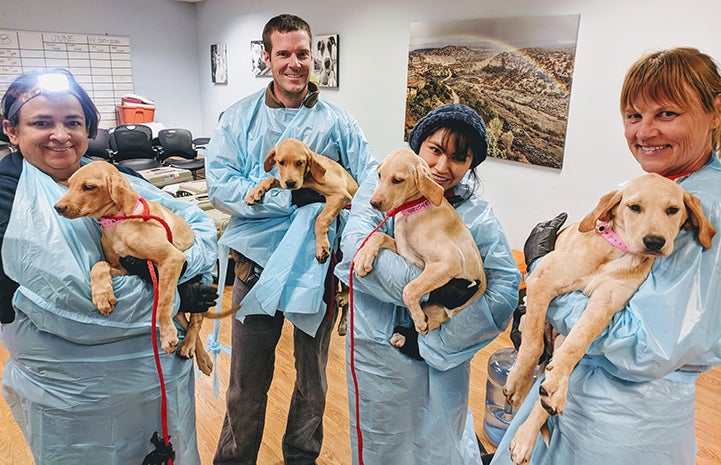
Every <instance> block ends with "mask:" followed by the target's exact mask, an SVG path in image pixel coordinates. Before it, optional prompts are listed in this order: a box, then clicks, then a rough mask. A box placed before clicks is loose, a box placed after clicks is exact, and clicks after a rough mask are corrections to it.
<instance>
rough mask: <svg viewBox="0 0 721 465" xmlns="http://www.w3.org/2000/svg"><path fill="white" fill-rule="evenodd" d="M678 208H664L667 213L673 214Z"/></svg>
mask: <svg viewBox="0 0 721 465" xmlns="http://www.w3.org/2000/svg"><path fill="white" fill-rule="evenodd" d="M678 210H679V208H678V207H668V208H667V209H666V213H667V214H668V215H675V214H676V213H678Z"/></svg>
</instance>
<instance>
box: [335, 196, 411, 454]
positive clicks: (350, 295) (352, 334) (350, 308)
mask: <svg viewBox="0 0 721 465" xmlns="http://www.w3.org/2000/svg"><path fill="white" fill-rule="evenodd" d="M423 201H425V197H421V198H420V199H416V200H412V201H410V202H406V203H404V204H403V205H400V206H398V207H396V208H392V209H390V210H388V212H387V213H386V216H385V218H383V221H381V222H380V223H379V224H378V226H376V227H375V228H373V230H372V231H371V232H370V233H368V235H367V236H366V237H365V239H363V242H361V245H360V246H358V250H360V249H362V248H363V246H364V245H365V243H366V242H368V239H370V237H371V236H372V235H373V234H375V232H376V231H378V230H379V229H380V227H381V226H383V225H384V224H385V222H386V221H388V219H389V218H392V217H394V216H395V215H396V214H398V212H401V211H403V210H405V209H407V208H411V207H414V206H416V205H418V204H420V203H421V202H423ZM356 253H357V252H356ZM354 261H355V257H354V260H353V261H351V264H350V277H349V278H348V326H349V331H348V332H349V333H350V357H349V364H350V372H351V378H352V379H353V389H354V390H355V396H354V398H355V430H356V438H357V439H358V465H363V432H362V431H361V426H360V396H359V394H358V378H357V376H356V370H355V328H354V317H355V311H354V307H353V269H354V266H353V265H354Z"/></svg>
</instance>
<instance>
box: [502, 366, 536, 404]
mask: <svg viewBox="0 0 721 465" xmlns="http://www.w3.org/2000/svg"><path fill="white" fill-rule="evenodd" d="M527 373H528V370H527V369H525V367H524V366H523V365H522V364H519V362H518V360H516V365H514V366H513V368H511V371H510V373H508V378H506V384H505V385H504V386H503V395H505V396H506V400H507V401H508V403H509V404H511V405H512V406H513V408H514V409H517V408H518V407H520V406H521V403H523V400H524V399H525V398H526V396H527V395H528V392H529V391H530V390H531V386H532V385H533V367H531V374H530V376H529V375H528V374H527Z"/></svg>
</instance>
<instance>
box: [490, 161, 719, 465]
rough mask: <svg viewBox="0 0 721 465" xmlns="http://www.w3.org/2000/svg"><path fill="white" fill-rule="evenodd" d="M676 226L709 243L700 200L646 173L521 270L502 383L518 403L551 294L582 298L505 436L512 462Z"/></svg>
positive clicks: (665, 251) (530, 443) (561, 402)
mask: <svg viewBox="0 0 721 465" xmlns="http://www.w3.org/2000/svg"><path fill="white" fill-rule="evenodd" d="M682 228H691V229H695V230H696V233H697V236H698V240H699V242H700V244H701V245H702V246H703V247H704V248H706V249H708V248H710V247H711V240H712V239H713V237H714V235H715V234H716V229H715V228H714V227H713V225H712V224H711V223H710V222H709V220H708V219H707V218H706V215H705V214H704V211H703V208H702V206H701V201H700V200H699V199H698V198H696V197H695V196H693V195H691V194H689V193H688V192H686V191H685V190H684V189H682V188H681V187H680V186H679V185H678V184H676V183H675V182H673V181H671V180H669V179H666V178H664V177H662V176H659V175H657V174H646V175H643V176H640V177H638V178H635V179H633V180H631V181H630V182H628V183H627V184H626V185H625V186H623V187H622V188H621V189H619V190H614V191H612V192H610V193H608V194H606V195H605V196H603V197H602V198H601V200H600V201H599V203H598V205H597V206H596V208H594V209H593V211H592V212H591V213H589V214H588V215H587V216H586V217H585V218H583V220H582V221H581V222H580V223H577V224H575V225H571V226H568V227H567V228H564V229H563V230H562V231H561V233H560V234H559V236H558V239H557V241H556V246H555V249H554V250H553V251H552V252H550V253H549V254H547V255H545V256H544V257H543V258H542V259H541V260H540V261H539V263H538V265H537V266H536V268H535V269H534V270H533V272H532V273H531V274H530V275H529V276H528V278H527V280H526V292H527V306H526V315H525V321H524V322H523V329H522V335H521V345H520V347H519V350H518V356H517V359H516V363H515V365H514V366H513V368H512V369H511V372H510V373H509V375H508V380H507V381H506V385H505V386H504V388H503V391H504V394H505V395H506V398H507V399H508V401H509V402H510V403H511V404H512V405H513V406H514V407H518V406H520V404H521V402H523V399H525V397H526V395H527V394H528V391H529V390H530V388H531V386H532V384H533V372H534V370H535V368H536V365H537V363H538V360H539V357H540V356H541V353H542V351H543V334H544V323H545V319H546V311H547V308H548V305H549V303H550V302H551V300H553V299H554V298H555V297H556V296H559V295H562V294H567V293H569V292H572V291H583V293H584V294H586V295H587V296H588V303H587V306H586V308H585V310H584V311H583V313H582V314H581V316H580V317H579V319H578V322H576V324H575V325H574V326H573V329H572V330H571V332H570V333H569V334H568V336H567V337H566V338H565V340H563V342H562V343H561V344H560V346H558V345H557V347H556V348H555V350H554V352H553V357H552V359H551V361H550V362H549V363H548V365H547V366H546V368H545V378H544V380H543V382H542V383H541V387H540V389H539V393H540V395H539V399H538V401H537V402H536V403H535V404H534V406H533V409H532V410H531V413H530V414H529V417H528V418H527V419H526V421H525V422H524V423H523V424H521V425H520V426H519V428H518V430H517V431H516V434H515V435H514V436H513V439H512V440H511V444H510V449H511V459H512V460H513V461H514V463H516V464H519V465H520V464H522V463H526V462H527V461H529V460H530V459H531V453H532V451H533V448H534V445H535V442H536V438H537V436H538V432H539V430H542V428H543V427H544V426H545V424H546V420H547V419H548V415H549V414H550V415H555V414H558V413H561V412H562V411H563V409H564V408H565V406H566V393H567V392H568V378H569V376H570V374H571V372H572V371H573V369H574V367H575V366H576V364H577V363H578V362H579V361H580V360H581V358H582V357H583V355H584V354H585V353H586V350H587V349H588V347H589V346H590V345H591V343H592V342H593V341H594V340H595V339H596V338H597V337H598V336H599V335H600V334H601V333H602V332H603V330H604V329H605V328H606V327H607V326H608V325H609V324H610V322H611V319H612V318H613V315H614V314H616V313H617V312H618V311H620V310H621V309H623V308H624V307H625V306H626V304H627V303H628V301H629V300H630V299H631V296H632V295H633V294H634V293H635V292H636V290H638V288H639V286H640V285H641V284H642V283H643V282H644V281H645V280H646V278H647V276H648V274H649V272H650V271H651V266H652V265H653V262H654V260H655V259H656V257H661V256H666V255H669V254H670V253H671V252H672V251H673V247H674V239H675V238H676V236H677V235H678V233H679V231H680V230H681V229H682ZM544 433H547V431H544Z"/></svg>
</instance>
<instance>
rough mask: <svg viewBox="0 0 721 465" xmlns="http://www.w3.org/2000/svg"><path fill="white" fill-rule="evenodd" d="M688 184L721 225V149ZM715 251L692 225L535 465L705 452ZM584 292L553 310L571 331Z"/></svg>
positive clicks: (690, 458) (652, 460)
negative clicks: (699, 381) (701, 388)
mask: <svg viewBox="0 0 721 465" xmlns="http://www.w3.org/2000/svg"><path fill="white" fill-rule="evenodd" d="M681 186H682V187H684V188H685V189H686V190H687V191H689V192H690V193H692V194H693V195H695V196H697V197H698V198H699V199H701V202H702V203H703V207H704V212H705V213H706V215H707V216H708V217H709V219H710V220H711V222H712V223H713V225H714V227H715V228H716V229H717V231H721V163H719V160H718V158H717V157H716V155H714V156H713V157H712V159H711V160H710V161H709V162H708V163H707V164H706V165H705V166H704V167H703V168H702V169H701V170H699V171H696V172H695V173H693V174H691V175H690V176H689V177H688V178H686V179H685V180H683V181H682V182H681ZM719 240H720V238H719V234H717V235H716V236H715V237H714V239H713V247H712V248H711V249H709V250H705V249H704V248H703V247H702V246H701V244H700V243H699V242H698V240H697V239H696V235H695V232H694V231H693V230H687V229H684V230H682V231H681V233H680V234H679V236H678V237H677V238H676V241H675V243H674V251H673V253H672V254H671V255H670V256H668V257H661V258H657V259H656V261H655V262H654V264H653V268H652V269H651V273H650V275H649V277H648V278H647V279H646V281H645V282H644V283H643V284H642V285H641V287H640V288H639V290H638V292H636V293H635V294H634V296H633V297H632V298H631V300H630V301H629V303H628V305H627V306H626V308H625V309H624V310H622V311H620V312H619V313H617V314H616V315H615V316H614V317H613V320H612V322H611V324H610V325H609V327H608V328H607V329H606V330H605V331H604V332H603V334H602V335H601V336H600V337H598V338H597V339H596V341H594V342H593V344H592V345H591V347H590V348H589V350H588V351H587V353H586V356H585V358H584V359H583V360H582V361H581V362H580V363H579V365H578V366H577V367H576V368H575V370H574V371H573V373H572V375H571V378H570V381H569V390H568V407H567V408H566V409H565V410H564V411H563V414H562V415H559V416H556V417H553V418H551V420H550V421H549V426H550V429H551V440H550V445H549V446H548V447H546V445H545V444H544V443H543V441H542V440H540V439H539V440H537V442H536V449H535V451H534V454H533V459H532V462H531V463H533V464H535V465H539V464H553V465H571V464H584V465H606V464H609V463H617V464H634V465H646V464H648V465H691V464H693V463H694V462H695V459H696V438H695V433H694V398H695V394H696V384H695V383H696V378H697V377H698V375H699V374H700V373H701V372H703V371H705V370H706V369H708V368H709V367H710V366H712V365H718V364H719V363H721V247H719ZM587 300H588V299H587V298H586V296H585V295H583V294H582V293H581V292H574V293H571V294H566V295H564V296H561V297H558V298H556V299H555V300H554V301H553V302H552V303H551V306H550V308H549V313H548V317H549V318H550V319H551V322H552V323H553V325H554V326H555V327H556V328H557V329H558V330H559V332H561V333H562V334H568V332H569V331H570V329H571V328H572V327H573V325H574V324H575V323H576V321H578V318H579V316H580V314H581V312H582V311H583V309H584V308H585V306H586V302H587ZM536 397H537V388H534V389H532V391H531V395H529V398H527V399H526V401H525V402H524V404H523V406H522V408H521V411H519V413H518V414H517V415H516V417H514V419H513V422H512V424H511V427H510V428H509V430H508V432H507V433H506V435H505V436H504V438H503V441H502V442H501V444H499V446H498V452H497V453H496V456H495V457H494V460H493V462H492V463H493V464H494V465H496V464H510V463H512V462H511V461H510V459H509V458H508V444H509V442H510V439H511V437H512V435H513V431H515V429H516V428H517V426H518V424H519V423H520V422H521V421H522V420H523V419H525V417H526V416H527V414H528V410H529V409H530V405H531V403H532V402H533V401H534V399H535V398H536Z"/></svg>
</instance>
